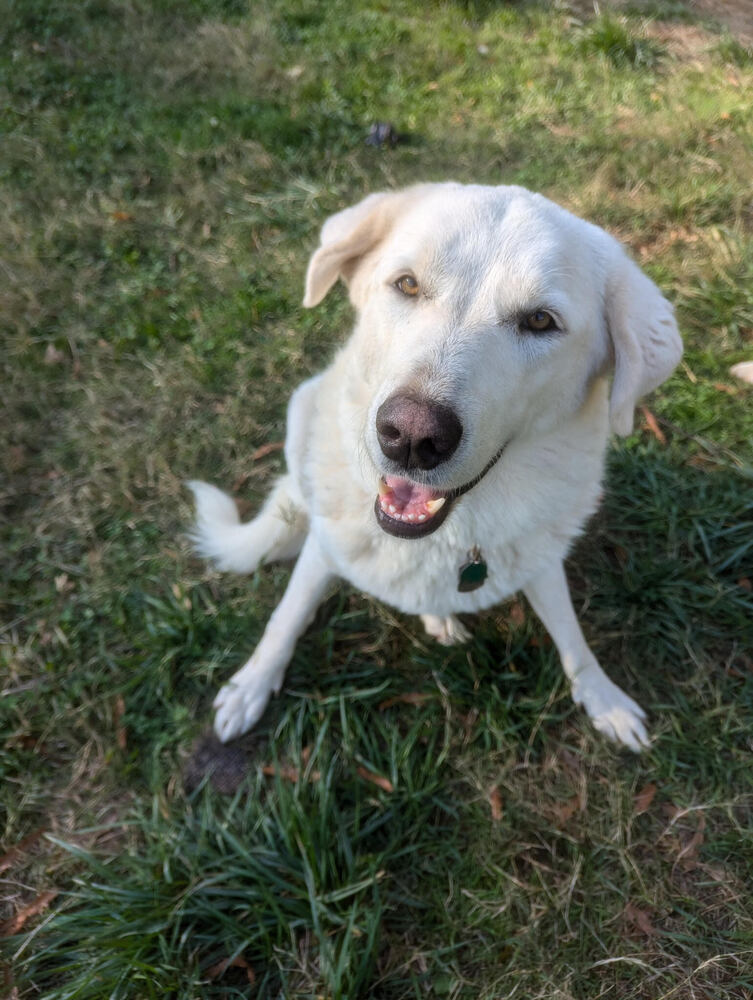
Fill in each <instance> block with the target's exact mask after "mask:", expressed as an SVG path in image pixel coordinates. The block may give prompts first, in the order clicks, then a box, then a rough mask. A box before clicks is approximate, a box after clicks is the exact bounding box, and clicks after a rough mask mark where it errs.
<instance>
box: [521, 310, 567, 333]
mask: <svg viewBox="0 0 753 1000" xmlns="http://www.w3.org/2000/svg"><path fill="white" fill-rule="evenodd" d="M520 327H521V329H522V330H525V331H527V332H528V333H549V332H550V331H551V330H557V329H559V327H558V326H557V321H556V320H555V318H554V316H552V314H551V313H548V312H547V311H546V309H537V310H536V312H532V313H528V315H527V316H524V317H523V319H522V320H521V322H520Z"/></svg>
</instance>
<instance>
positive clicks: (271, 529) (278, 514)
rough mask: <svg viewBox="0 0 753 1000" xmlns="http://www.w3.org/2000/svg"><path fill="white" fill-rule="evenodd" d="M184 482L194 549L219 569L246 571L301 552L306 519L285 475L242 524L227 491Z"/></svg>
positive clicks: (205, 484) (236, 571)
mask: <svg viewBox="0 0 753 1000" xmlns="http://www.w3.org/2000/svg"><path fill="white" fill-rule="evenodd" d="M186 485H187V486H188V487H189V489H191V490H192V492H193V495H194V498H195V500H196V523H195V525H194V528H193V531H192V532H191V539H192V541H193V543H194V547H195V549H196V551H197V552H198V554H199V555H201V556H204V557H205V558H206V559H211V560H212V562H213V563H214V564H215V565H216V567H217V568H218V569H222V570H229V571H230V572H232V573H251V572H253V570H255V569H256V567H257V566H258V565H259V564H260V563H262V562H272V561H273V560H275V559H292V558H293V557H294V556H296V555H297V554H298V552H300V549H301V546H302V545H303V541H304V539H305V537H306V532H307V530H308V518H307V517H306V514H305V512H304V511H303V510H302V509H301V507H300V505H298V504H295V502H294V500H293V498H292V497H291V493H292V492H293V491H292V490H291V489H290V486H291V485H292V484H291V482H290V477H289V476H283V477H282V479H280V480H279V481H278V483H277V485H276V486H275V488H274V490H273V491H272V493H271V495H270V497H269V499H268V500H267V502H266V503H265V504H264V506H263V507H262V509H261V511H260V512H259V513H258V515H257V516H256V517H255V518H254V519H253V521H249V522H248V523H247V524H241V519H240V517H239V516H238V508H237V507H236V506H235V501H234V500H233V499H232V498H231V497H229V496H228V495H227V493H223V492H222V490H218V489H217V487H216V486H211V485H210V484H209V483H202V482H199V480H196V479H193V480H191V481H190V482H189V483H187V484H186Z"/></svg>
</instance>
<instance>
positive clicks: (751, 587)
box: [737, 576, 753, 593]
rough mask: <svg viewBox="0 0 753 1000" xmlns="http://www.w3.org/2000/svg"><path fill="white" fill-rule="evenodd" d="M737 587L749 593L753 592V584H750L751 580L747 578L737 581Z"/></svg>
mask: <svg viewBox="0 0 753 1000" xmlns="http://www.w3.org/2000/svg"><path fill="white" fill-rule="evenodd" d="M737 586H738V587H742V588H743V590H747V591H748V593H750V592H751V590H753V583H751V582H750V578H749V577H747V576H741V577H740V579H739V580H738V581H737Z"/></svg>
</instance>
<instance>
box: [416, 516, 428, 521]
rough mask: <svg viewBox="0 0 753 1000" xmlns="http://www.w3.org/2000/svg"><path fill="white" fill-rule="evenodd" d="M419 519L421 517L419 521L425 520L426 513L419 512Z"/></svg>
mask: <svg viewBox="0 0 753 1000" xmlns="http://www.w3.org/2000/svg"><path fill="white" fill-rule="evenodd" d="M418 519H419V521H425V520H426V514H419V515H418Z"/></svg>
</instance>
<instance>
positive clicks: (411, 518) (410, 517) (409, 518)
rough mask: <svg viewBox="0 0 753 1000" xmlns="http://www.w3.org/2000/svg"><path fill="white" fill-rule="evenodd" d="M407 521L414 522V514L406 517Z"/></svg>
mask: <svg viewBox="0 0 753 1000" xmlns="http://www.w3.org/2000/svg"><path fill="white" fill-rule="evenodd" d="M408 520H409V521H415V520H416V515H415V514H409V515H408Z"/></svg>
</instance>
